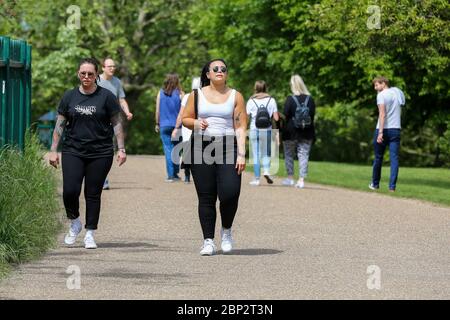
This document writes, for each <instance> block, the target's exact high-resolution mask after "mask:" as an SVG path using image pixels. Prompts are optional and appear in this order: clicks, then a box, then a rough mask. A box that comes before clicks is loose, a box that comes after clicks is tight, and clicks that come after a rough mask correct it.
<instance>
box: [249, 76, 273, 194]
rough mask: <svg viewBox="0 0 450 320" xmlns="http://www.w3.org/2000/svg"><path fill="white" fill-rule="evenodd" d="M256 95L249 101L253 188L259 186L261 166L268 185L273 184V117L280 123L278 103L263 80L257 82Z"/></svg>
mask: <svg viewBox="0 0 450 320" xmlns="http://www.w3.org/2000/svg"><path fill="white" fill-rule="evenodd" d="M254 90H255V91H254V95H253V96H251V97H250V99H249V100H248V101H247V107H246V110H247V115H248V116H249V117H250V119H251V120H250V141H251V144H252V151H253V171H254V173H255V179H254V180H253V181H251V182H250V185H252V186H259V184H260V176H261V165H260V161H262V166H263V171H264V173H263V175H264V178H265V179H266V181H267V183H269V184H272V183H273V179H272V177H271V176H270V156H271V141H272V117H273V119H274V120H275V121H279V119H280V117H279V115H278V109H277V103H276V101H275V99H274V98H273V97H271V96H270V95H269V94H268V93H267V86H266V83H265V82H264V81H263V80H258V81H256V82H255V87H254Z"/></svg>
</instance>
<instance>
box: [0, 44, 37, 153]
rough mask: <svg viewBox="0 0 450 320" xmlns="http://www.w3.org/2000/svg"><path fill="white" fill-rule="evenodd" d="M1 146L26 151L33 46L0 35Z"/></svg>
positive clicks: (29, 119)
mask: <svg viewBox="0 0 450 320" xmlns="http://www.w3.org/2000/svg"><path fill="white" fill-rule="evenodd" d="M0 93H1V96H0V97H1V98H0V148H2V147H3V146H5V145H16V146H19V148H21V149H22V150H23V148H24V142H25V141H24V140H25V131H26V129H27V128H28V127H29V126H30V122H31V46H30V45H28V44H27V43H26V42H25V41H23V40H13V39H10V38H8V37H1V36H0Z"/></svg>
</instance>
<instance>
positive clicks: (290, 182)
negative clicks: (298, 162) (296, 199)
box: [281, 178, 295, 187]
mask: <svg viewBox="0 0 450 320" xmlns="http://www.w3.org/2000/svg"><path fill="white" fill-rule="evenodd" d="M281 184H282V185H283V186H288V187H292V186H293V185H294V184H295V182H294V180H292V179H289V178H286V179H284V180H283V181H282V182H281Z"/></svg>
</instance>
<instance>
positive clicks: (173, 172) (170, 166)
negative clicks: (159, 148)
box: [160, 127, 180, 179]
mask: <svg viewBox="0 0 450 320" xmlns="http://www.w3.org/2000/svg"><path fill="white" fill-rule="evenodd" d="M173 129H174V127H161V128H160V136H161V141H162V144H163V149H164V155H165V157H166V170H167V178H169V179H173V178H175V177H178V172H179V171H180V166H179V164H178V163H174V162H173V161H172V150H173V147H174V146H176V145H177V144H178V143H179V141H172V131H173Z"/></svg>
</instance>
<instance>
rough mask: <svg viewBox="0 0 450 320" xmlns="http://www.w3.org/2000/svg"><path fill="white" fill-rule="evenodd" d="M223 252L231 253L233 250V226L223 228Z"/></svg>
mask: <svg viewBox="0 0 450 320" xmlns="http://www.w3.org/2000/svg"><path fill="white" fill-rule="evenodd" d="M221 234H222V245H221V247H222V252H223V253H230V252H231V251H232V250H233V237H232V236H231V228H230V229H224V228H222V231H221Z"/></svg>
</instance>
